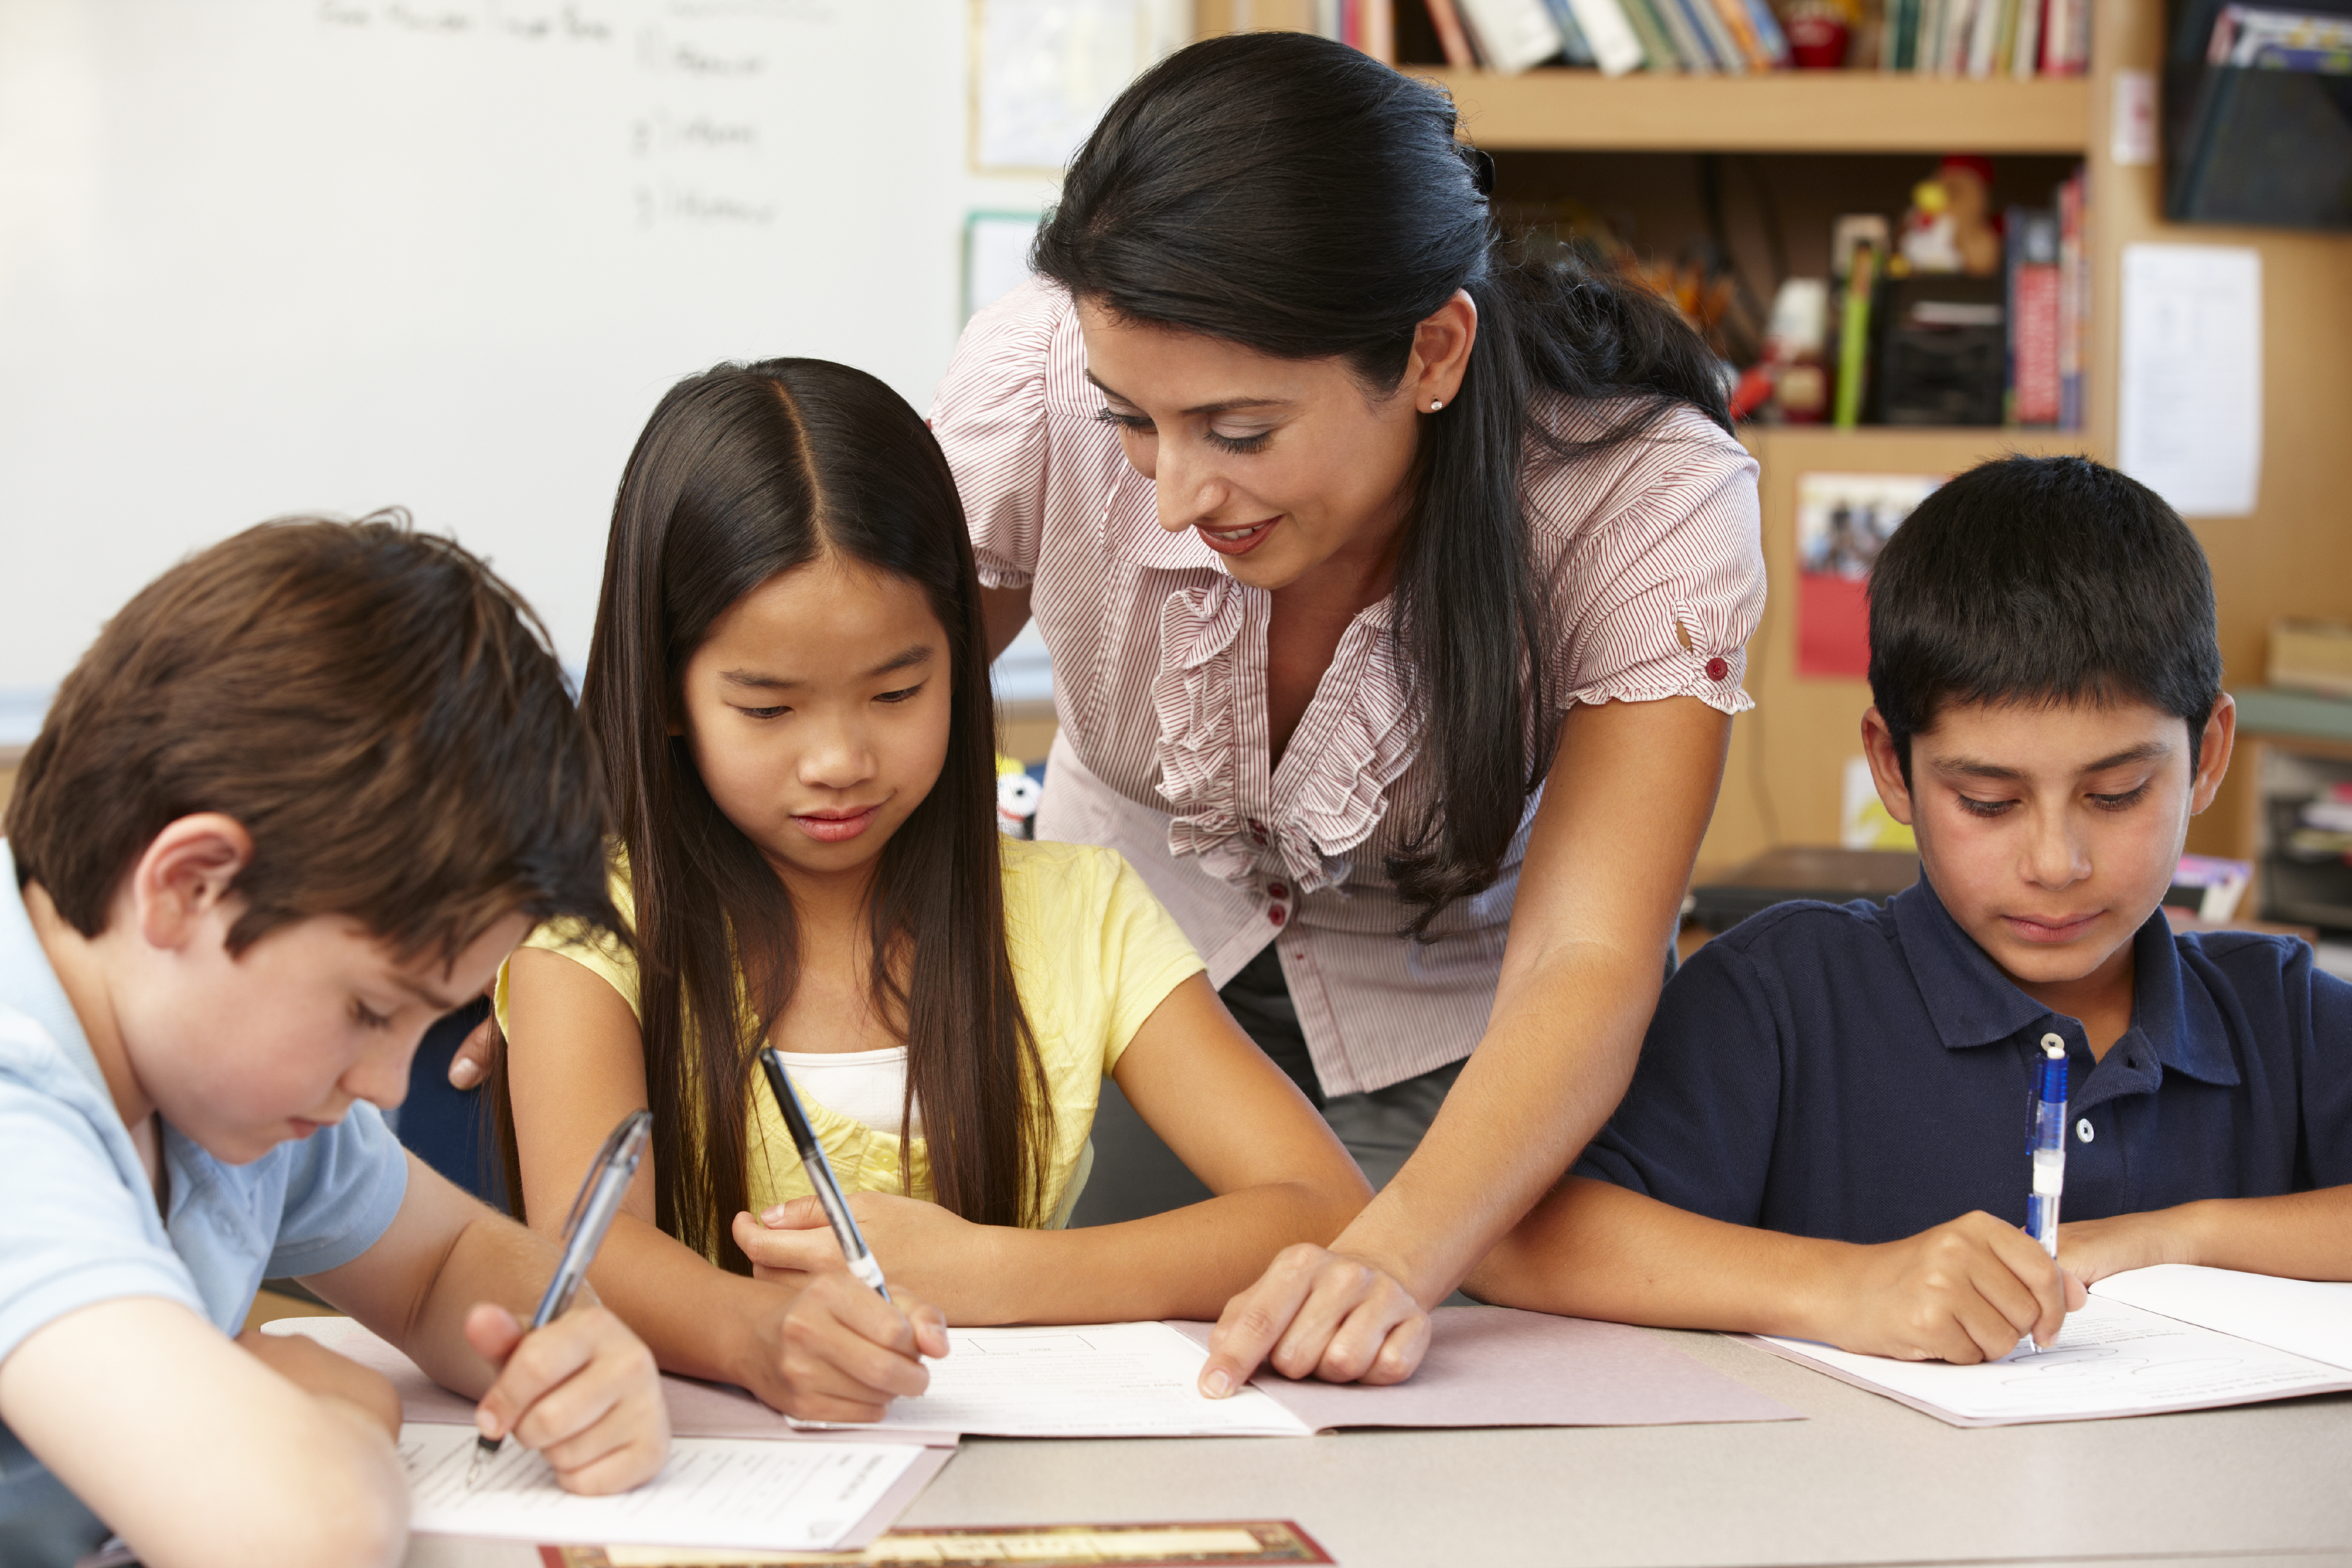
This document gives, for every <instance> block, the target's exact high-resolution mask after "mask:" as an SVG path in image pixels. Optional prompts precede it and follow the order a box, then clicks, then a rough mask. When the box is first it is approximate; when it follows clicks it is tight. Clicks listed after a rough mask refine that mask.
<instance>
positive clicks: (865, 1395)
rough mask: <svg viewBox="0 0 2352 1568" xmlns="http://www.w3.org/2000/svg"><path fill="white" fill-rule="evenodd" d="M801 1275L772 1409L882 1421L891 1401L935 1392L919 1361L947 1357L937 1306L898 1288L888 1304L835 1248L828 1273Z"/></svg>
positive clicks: (813, 1417) (782, 1334)
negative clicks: (778, 1396)
mask: <svg viewBox="0 0 2352 1568" xmlns="http://www.w3.org/2000/svg"><path fill="white" fill-rule="evenodd" d="M742 1217H743V1218H748V1217H749V1216H748V1215H746V1216H742ZM739 1225H740V1220H739ZM825 1245H826V1246H827V1247H833V1246H834V1242H833V1237H832V1235H831V1234H830V1233H827V1235H826V1237H825ZM800 1278H801V1279H803V1282H804V1283H803V1289H801V1293H800V1294H799V1295H798V1296H797V1297H795V1298H793V1304H792V1308H791V1310H789V1311H787V1312H786V1313H785V1314H784V1319H783V1323H782V1329H781V1331H779V1334H778V1340H779V1350H780V1354H779V1370H780V1371H781V1373H782V1383H783V1386H782V1390H781V1394H782V1398H781V1400H777V1399H770V1400H769V1403H770V1404H772V1405H776V1407H777V1408H778V1409H780V1410H782V1411H783V1413H784V1414H785V1415H792V1416H796V1417H798V1418H799V1419H801V1420H803V1421H879V1420H881V1419H882V1413H883V1411H884V1409H885V1408H886V1407H887V1406H888V1405H889V1403H890V1401H892V1400H893V1399H910V1398H912V1397H914V1396H915V1395H916V1394H920V1393H922V1392H923V1391H924V1390H925V1389H927V1388H929V1387H930V1385H931V1373H930V1370H929V1368H928V1367H926V1366H924V1365H923V1362H922V1358H923V1357H924V1356H929V1357H931V1358H932V1359H933V1360H937V1359H939V1358H940V1357H941V1356H943V1355H945V1354H947V1353H948V1330H947V1320H946V1319H944V1318H942V1317H941V1316H940V1310H939V1309H938V1308H937V1307H934V1306H931V1305H929V1303H928V1302H923V1301H919V1300H916V1299H915V1298H914V1297H912V1296H910V1295H908V1294H907V1292H905V1291H904V1290H898V1287H896V1286H893V1287H892V1289H894V1290H898V1295H897V1299H896V1304H895V1305H894V1304H893V1303H892V1302H891V1301H886V1300H883V1299H882V1298H881V1297H880V1296H877V1295H876V1294H875V1293H874V1291H873V1289H871V1288H870V1287H868V1286H867V1285H866V1282H865V1281H864V1280H861V1279H857V1278H856V1276H855V1275H853V1274H851V1273H850V1272H849V1270H848V1269H847V1268H844V1267H842V1262H841V1249H840V1248H839V1247H834V1255H833V1266H832V1267H831V1268H827V1269H824V1270H823V1271H821V1272H815V1273H808V1274H803V1275H801V1276H800ZM902 1309H903V1310H902Z"/></svg>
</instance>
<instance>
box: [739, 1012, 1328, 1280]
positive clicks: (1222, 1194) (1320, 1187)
mask: <svg viewBox="0 0 2352 1568" xmlns="http://www.w3.org/2000/svg"><path fill="white" fill-rule="evenodd" d="M1112 1076H1113V1077H1114V1078H1115V1079H1117V1080H1118V1087H1119V1089H1121V1090H1122V1091H1123V1092H1124V1093H1125V1094H1126V1095H1127V1098H1128V1100H1129V1101H1130V1102H1132V1103H1133V1105H1134V1106H1135V1108H1136V1110H1138V1111H1139V1113H1140V1114H1141V1115H1142V1117H1143V1119H1144V1121H1147V1122H1149V1123H1150V1125H1151V1129H1152V1131H1155V1132H1157V1133H1159V1134H1160V1137H1161V1138H1162V1139H1164V1140H1165V1141H1166V1142H1167V1143H1168V1146H1169V1148H1170V1149H1171V1150H1173V1151H1174V1152H1175V1153H1176V1155H1177V1157H1178V1158H1179V1159H1181V1160H1182V1161H1183V1162H1184V1163H1185V1164H1186V1165H1187V1166H1188V1167H1190V1168H1191V1170H1192V1173H1193V1174H1194V1175H1197V1176H1199V1177H1200V1178H1201V1180H1202V1182H1203V1183H1204V1184H1206V1185H1207V1186H1208V1188H1209V1190H1210V1191H1211V1192H1213V1193H1214V1194H1217V1195H1216V1196H1215V1197H1213V1198H1211V1199H1209V1200H1208V1201H1207V1202H1205V1203H1199V1204H1194V1205H1192V1206H1190V1207H1188V1208H1181V1209H1177V1210H1174V1211H1172V1212H1171V1213H1168V1214H1161V1215H1152V1216H1150V1218H1148V1219H1139V1220H1130V1221H1129V1222H1127V1223H1126V1224H1124V1225H1107V1226H1086V1227H1084V1228H1081V1229H1076V1230H1025V1229H1017V1228H1014V1227H1012V1226H979V1225H972V1224H971V1223H969V1222H967V1221H964V1220H961V1219H958V1218H957V1217H956V1216H955V1215H951V1214H950V1213H948V1212H947V1211H946V1210H945V1209H942V1208H940V1206H939V1205H936V1204H926V1203H917V1202H914V1201H912V1200H909V1199H906V1198H898V1197H892V1196H890V1195H888V1194H879V1193H859V1194H854V1195H853V1196H852V1197H851V1199H850V1206H851V1208H852V1209H854V1210H855V1211H856V1214H857V1216H858V1226H859V1227H860V1228H861V1229H862V1230H863V1231H864V1232H865V1234H866V1241H867V1242H868V1243H869V1244H870V1245H871V1246H872V1247H873V1248H874V1251H875V1255H876V1257H877V1258H879V1259H880V1261H881V1264H882V1270H883V1272H884V1274H885V1275H887V1277H888V1278H889V1279H890V1282H891V1288H892V1289H898V1286H899V1285H900V1283H901V1282H904V1283H905V1285H906V1286H907V1287H908V1289H912V1290H914V1291H916V1292H917V1293H918V1294H919V1295H921V1296H922V1297H924V1298H925V1299H926V1300H932V1301H937V1302H938V1303H940V1306H941V1307H942V1308H943V1309H945V1310H946V1312H947V1314H948V1318H949V1321H951V1322H962V1323H1004V1322H1032V1323H1038V1322H1043V1323H1093V1322H1107V1321H1126V1320H1132V1319H1143V1318H1214V1317H1215V1316H1216V1315H1217V1313H1218V1311H1219V1310H1220V1309H1222V1308H1223V1306H1224V1304H1225V1301H1226V1300H1227V1299H1228V1298H1229V1297H1231V1296H1232V1295H1233V1294H1234V1292H1235V1291H1236V1290H1239V1289H1242V1288H1243V1287H1244V1286H1246V1285H1248V1284H1249V1283H1250V1282H1251V1281H1252V1280H1254V1279H1256V1278H1257V1277H1258V1275H1259V1273H1260V1272H1261V1271H1262V1270H1264V1268H1265V1266H1266V1265H1267V1264H1268V1263H1269V1262H1270V1261H1272V1260H1273V1258H1274V1256H1275V1255H1276V1253H1278V1252H1280V1251H1281V1250H1282V1249H1283V1248H1284V1247H1288V1246H1291V1245H1293V1244H1295V1243H1298V1242H1317V1243H1321V1242H1326V1241H1328V1240H1329V1239H1330V1238H1331V1237H1334V1236H1336V1235H1338V1234H1339V1230H1340V1229H1341V1227H1342V1226H1345V1225H1346V1224H1347V1223H1348V1221H1349V1219H1351V1218H1353V1217H1354V1216H1355V1215H1356V1213H1357V1211H1359V1210H1360V1209H1361V1208H1362V1207H1363V1206H1364V1204H1365V1202H1366V1201H1367V1200H1368V1199H1369V1198H1370V1196H1371V1188H1370V1186H1369V1185H1368V1184H1366V1183H1365V1181H1364V1177H1363V1173H1362V1172H1360V1171H1359V1170H1357V1169H1356V1164H1355V1162H1354V1161H1352V1160H1350V1159H1349V1157H1348V1152H1347V1151H1346V1150H1345V1149H1344V1148H1342V1147H1340V1144H1339V1139H1337V1138H1336V1137H1334V1136H1332V1133H1331V1129H1330V1128H1329V1126H1328V1125H1327V1124H1326V1123H1325V1122H1324V1121H1323V1119H1322V1118H1321V1117H1320V1116H1318V1115H1317V1114H1316V1112H1315V1108H1314V1107H1313V1106H1311V1105H1309V1104H1308V1103H1307V1098H1306V1096H1304V1095H1302V1094H1300V1093H1299V1092H1298V1090H1297V1087H1296V1086H1294V1085H1293V1084H1292V1083H1291V1081H1290V1080H1289V1079H1287V1078H1286V1077H1284V1076H1283V1073H1282V1069H1280V1068H1277V1067H1276V1066H1275V1065H1274V1064H1273V1063H1272V1062H1271V1061H1269V1060H1267V1059H1266V1056H1265V1052H1263V1051H1261V1050H1259V1049H1258V1048H1257V1047H1256V1046H1255V1044H1254V1043H1252V1041H1251V1040H1250V1038H1249V1037H1248V1036H1247V1035H1244V1033H1242V1031H1241V1027H1240V1026H1238V1025H1236V1024H1235V1023H1234V1021H1233V1017H1232V1016H1231V1015H1230V1014H1228V1013H1227V1012H1226V1011H1225V1009H1224V1005H1223V1003H1222V1002H1220V1001H1218V1000H1217V994H1216V993H1215V992H1214V991H1213V990H1211V989H1210V987H1209V982H1208V978H1207V976H1205V975H1202V974H1198V973H1195V974H1194V975H1192V977H1191V978H1190V979H1188V980H1185V981H1184V982H1182V983H1181V984H1179V985H1178V986H1177V987H1176V988H1175V989H1174V990H1172V991H1171V992H1170V993H1169V994H1167V996H1166V997H1165V998H1164V999H1163V1000H1162V1001H1161V1002H1160V1005H1159V1006H1158V1007H1157V1008H1156V1009H1154V1010H1153V1012H1152V1013H1151V1015H1150V1017H1149V1018H1147V1019H1146V1020H1145V1021H1144V1023H1143V1025H1142V1026H1141V1027H1139V1029H1137V1030H1136V1032H1135V1035H1134V1037H1132V1038H1130V1039H1129V1042H1128V1044H1127V1048H1126V1049H1125V1050H1124V1051H1123V1052H1121V1053H1120V1055H1119V1058H1118V1064H1117V1065H1116V1067H1114V1068H1113V1069H1112ZM769 1215H772V1216H773V1218H772V1220H771V1221H770V1222H769V1223H768V1224H762V1223H761V1222H759V1221H755V1220H754V1219H753V1218H752V1216H751V1215H740V1216H738V1217H737V1219H736V1222H735V1238H736V1241H737V1242H738V1244H740V1246H742V1247H743V1248H744V1250H745V1251H746V1252H747V1253H750V1254H751V1258H752V1259H753V1261H754V1262H756V1263H760V1264H762V1265H764V1266H766V1268H764V1269H763V1272H767V1271H768V1270H772V1271H773V1272H774V1274H775V1276H776V1277H778V1278H782V1279H788V1280H789V1279H797V1278H798V1277H799V1275H800V1273H801V1271H803V1270H810V1269H814V1268H819V1267H822V1266H824V1265H825V1264H826V1263H827V1262H829V1261H835V1260H837V1259H838V1258H839V1256H840V1254H839V1252H838V1250H837V1247H836V1244H835V1241H834V1238H833V1234H832V1232H831V1231H830V1230H828V1229H826V1228H825V1226H824V1215H823V1213H822V1212H821V1211H820V1210H818V1208H817V1207H816V1205H815V1202H814V1199H805V1198H804V1199H800V1200H797V1201H796V1202H794V1203H791V1204H784V1205H778V1207H777V1208H775V1209H772V1210H770V1211H769ZM761 1217H762V1219H763V1220H766V1219H768V1218H769V1216H761Z"/></svg>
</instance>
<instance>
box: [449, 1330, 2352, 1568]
mask: <svg viewBox="0 0 2352 1568" xmlns="http://www.w3.org/2000/svg"><path fill="white" fill-rule="evenodd" d="M1666 1337H1667V1338H1668V1339H1670V1340H1671V1341H1672V1342H1674V1343H1675V1344H1676V1345H1677V1346H1679V1347H1681V1348H1682V1349H1684V1350H1685V1351H1687V1352H1689V1353H1690V1354H1692V1355H1694V1356H1696V1357H1697V1358H1698V1359H1699V1360H1701V1361H1704V1362H1706V1363H1708V1364H1710V1365H1712V1366H1715V1367H1717V1368H1719V1369H1721V1370H1722V1371H1724V1372H1726V1373H1729V1374H1730V1375H1732V1376H1734V1377H1737V1378H1738V1379H1739V1380H1741V1381H1742V1382H1744V1383H1746V1384H1748V1385H1749V1386H1751V1387H1754V1388H1757V1389H1760V1390H1762V1391H1763V1392H1764V1393H1767V1394H1771V1395H1773V1396H1774V1397H1775V1398H1777V1399H1779V1400H1780V1401H1781V1402H1782V1403H1783V1404H1785V1405H1789V1406H1790V1407H1791V1408H1793V1409H1795V1410H1798V1411H1800V1412H1801V1413H1802V1414H1804V1415H1806V1416H1808V1417H1810V1419H1808V1420H1804V1421H1782V1422H1771V1423H1750V1424H1742V1425H1731V1426H1634V1427H1548V1428H1539V1429H1533V1430H1511V1431H1497V1430H1484V1431H1470V1432H1349V1433H1342V1434H1339V1435H1337V1436H1323V1437H1316V1438H1310V1439H1288V1438H1196V1439H1191V1440H1151V1441H1124V1442H1061V1443H1052V1442H1011V1441H997V1440H991V1439H986V1438H974V1439H969V1440H967V1441H966V1442H965V1444H964V1447H963V1449H962V1451H961V1453H959V1454H958V1455H957V1456H956V1458H954V1459H952V1460H951V1461H950V1462H949V1465H948V1467H947V1468H946V1469H945V1470H944V1471H942V1472H941V1473H940V1477H939V1479H937V1480H936V1481H934V1482H933V1483H932V1484H931V1487H930V1489H929V1490H928V1491H926V1492H925V1493H924V1494H923V1496H922V1497H921V1498H920V1499H919V1500H918V1501H917V1502H916V1503H915V1506H914V1507H913V1508H912V1509H911V1510H908V1513H907V1514H906V1516H905V1519H904V1520H903V1521H902V1522H904V1523H908V1524H1003V1525H1011V1524H1036V1523H1076V1522H1086V1523H1105V1522H1114V1521H1151V1520H1185V1519H1290V1520H1296V1521H1298V1523H1299V1524H1300V1525H1301V1526H1303V1527H1304V1528H1305V1529H1306V1530H1307V1533H1309V1534H1310V1535H1312V1536H1314V1537H1315V1538H1316V1539H1317V1540H1318V1541H1319V1542H1322V1543H1323V1546H1324V1549H1325V1550H1326V1551H1328V1552H1330V1553H1331V1555H1332V1556H1333V1557H1335V1558H1337V1559H1338V1560H1339V1562H1340V1563H1343V1564H1345V1565H1346V1568H1390V1565H1391V1564H1393V1565H1399V1568H1403V1565H1412V1568H1420V1565H1423V1564H1430V1565H1444V1568H1454V1565H1456V1564H1469V1563H1478V1564H1488V1563H1532V1564H1577V1563H1609V1564H1620V1565H1628V1568H1631V1565H1639V1564H1677V1565H1682V1564H1693V1565H1695V1564H1715V1563H2035V1562H2068V1561H2072V1562H2095V1563H2099V1564H2101V1568H2118V1565H2121V1564H2128V1563H2158V1562H2161V1563H2168V1564H2174V1565H2178V1564H2182V1563H2201V1562H2213V1563H2223V1562H2226V1563H2229V1564H2230V1565H2231V1568H2252V1565H2256V1564H2271V1563H2278V1564H2284V1563H2294V1564H2296V1565H2298V1568H2309V1565H2311V1564H2314V1563H2352V1394H2335V1395H2323V1396H2320V1397H2318V1398H2313V1399H2301V1400H2288V1401H2284V1402H2281V1403H2277V1404H2271V1405H2242V1406H2239V1407H2236V1408H2234V1409H2229V1410H2208V1411H2194V1412H2189V1413H2186V1414H2182V1415H2155V1416H2145V1417H2140V1418H2137V1419H2132V1420H2124V1421H2077V1422H2061V1423H2053V1424H2050V1425H2044V1426H1999V1427H1985V1428H1979V1429H1975V1430H1963V1429H1961V1428H1958V1427H1954V1426H1946V1425H1944V1424H1943V1423H1942V1422H1940V1421H1937V1420H1935V1419H1933V1418H1932V1417H1929V1416H1927V1415H1920V1414H1919V1413H1917V1412H1916V1411H1914V1410H1910V1409H1908V1408H1906V1407H1905V1406H1903V1405H1897V1404H1895V1402H1894V1401H1892V1400H1888V1399H1881V1398H1879V1397H1877V1396H1876V1395H1874V1394H1865V1393H1864V1392H1863V1391H1862V1390H1860V1389H1858V1388H1853V1387H1850V1386H1848V1385H1847V1384H1842V1383H1839V1382H1836V1381H1834V1380H1833V1379H1831V1378H1828V1377H1824V1376H1822V1375H1821V1374H1820V1373H1814V1372H1811V1371H1808V1370H1807V1369H1805V1368H1803V1367H1800V1366H1798V1365H1796V1364H1794V1363H1790V1362H1785V1361H1782V1360H1780V1358H1778V1357H1776V1356H1772V1355H1769V1354H1767V1353H1766V1352H1762V1351H1759V1350H1757V1349H1755V1348H1754V1347H1752V1346H1749V1345H1746V1344H1742V1343H1740V1342H1737V1341H1733V1340H1727V1339H1721V1338H1718V1337H1717V1336H1715V1335H1711V1334H1693V1333H1673V1334H1669V1335H1667V1336H1666ZM408 1562H409V1564H410V1568H508V1565H509V1564H512V1565H514V1568H524V1565H526V1564H533V1565H535V1563H536V1558H535V1556H534V1554H533V1553H532V1552H530V1550H529V1549H528V1548H523V1547H519V1546H514V1545H498V1544H492V1543H489V1542H460V1541H453V1540H434V1539H425V1538H420V1539H419V1540H418V1541H417V1542H416V1543H415V1545H414V1546H413V1547H412V1549H411V1551H410V1553H409V1558H408Z"/></svg>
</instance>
